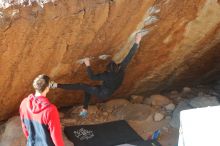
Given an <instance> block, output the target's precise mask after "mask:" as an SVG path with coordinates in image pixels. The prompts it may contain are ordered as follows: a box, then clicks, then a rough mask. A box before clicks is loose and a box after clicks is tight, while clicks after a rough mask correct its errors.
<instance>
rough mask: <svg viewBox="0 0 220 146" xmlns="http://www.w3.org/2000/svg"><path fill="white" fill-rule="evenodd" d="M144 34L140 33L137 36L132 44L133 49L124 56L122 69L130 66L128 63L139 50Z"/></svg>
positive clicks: (121, 64)
mask: <svg viewBox="0 0 220 146" xmlns="http://www.w3.org/2000/svg"><path fill="white" fill-rule="evenodd" d="M141 38H142V35H141V33H138V34H137V35H136V38H135V43H134V45H133V46H132V48H131V50H130V51H129V53H128V55H127V56H126V57H125V58H124V60H123V61H122V62H121V63H120V66H121V69H122V70H124V69H126V67H127V66H128V63H129V62H130V61H131V59H132V57H133V56H134V54H135V53H136V52H137V49H138V46H139V43H140V41H141Z"/></svg>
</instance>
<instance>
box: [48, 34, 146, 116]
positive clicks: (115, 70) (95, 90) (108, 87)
mask: <svg viewBox="0 0 220 146" xmlns="http://www.w3.org/2000/svg"><path fill="white" fill-rule="evenodd" d="M142 35H143V34H142V33H137V34H136V38H135V43H134V45H133V47H132V48H131V50H130V51H129V53H128V55H127V56H126V57H125V58H124V60H123V61H122V62H121V63H119V64H116V63H115V62H114V61H110V62H109V63H108V64H107V66H106V68H107V70H106V71H105V72H103V73H100V74H93V71H92V69H91V67H90V59H89V58H85V59H84V64H85V65H86V67H87V73H88V76H89V78H90V79H91V80H100V81H103V82H102V84H101V85H97V86H90V85H87V84H84V83H75V84H57V83H55V82H51V88H53V89H55V88H62V89H66V90H84V92H85V97H84V102H83V109H82V111H81V112H80V116H81V117H86V116H87V115H88V112H87V110H88V104H89V101H90V97H91V95H95V96H96V97H97V98H98V99H100V100H106V99H107V98H109V97H110V96H111V95H112V94H113V93H114V92H115V91H116V90H117V89H118V88H119V87H120V85H121V84H122V81H123V78H124V75H125V70H126V67H127V65H128V63H129V62H130V61H131V59H132V57H133V56H134V54H135V53H136V51H137V49H138V46H139V43H140V41H141V38H142Z"/></svg>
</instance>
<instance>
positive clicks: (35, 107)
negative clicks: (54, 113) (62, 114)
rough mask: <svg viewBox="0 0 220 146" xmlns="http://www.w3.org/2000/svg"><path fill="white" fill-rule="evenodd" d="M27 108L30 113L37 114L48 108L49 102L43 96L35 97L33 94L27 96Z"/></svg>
mask: <svg viewBox="0 0 220 146" xmlns="http://www.w3.org/2000/svg"><path fill="white" fill-rule="evenodd" d="M27 99H28V102H27V107H28V110H29V111H30V112H32V113H39V112H41V111H43V110H45V109H46V108H47V107H49V106H50V102H49V100H48V99H47V98H46V97H44V96H37V97H35V96H34V95H33V94H30V95H29V96H28V98H27Z"/></svg>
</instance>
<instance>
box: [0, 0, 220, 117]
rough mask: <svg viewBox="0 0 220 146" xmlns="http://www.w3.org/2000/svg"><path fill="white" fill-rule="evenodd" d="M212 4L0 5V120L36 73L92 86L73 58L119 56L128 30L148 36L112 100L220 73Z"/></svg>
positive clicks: (61, 95)
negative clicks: (0, 8) (141, 29)
mask: <svg viewBox="0 0 220 146" xmlns="http://www.w3.org/2000/svg"><path fill="white" fill-rule="evenodd" d="M219 9H220V2H219V0H218V1H217V0H212V1H210V0H182V1H178V0H169V1H167V0H161V1H156V0H155V1H154V0H148V1H146V0H135V1H134V0H91V1H82V0H66V1H64V0H59V1H56V2H55V3H47V4H45V5H44V7H43V8H42V7H40V6H38V5H36V4H33V5H32V6H26V7H23V6H13V7H9V8H8V9H5V10H3V9H2V10H1V11H0V56H1V57H0V72H1V76H0V105H1V107H0V120H3V119H6V118H8V117H10V116H11V114H12V113H14V112H15V111H18V106H19V104H20V102H21V100H22V99H23V98H24V97H25V96H27V94H28V93H29V92H31V91H32V89H31V81H32V80H33V78H34V77H35V76H36V75H38V74H40V73H46V74H48V75H50V76H51V77H52V78H53V79H54V80H56V81H58V82H62V83H67V82H82V81H83V82H87V83H92V82H91V81H89V79H88V77H87V76H86V73H85V68H84V66H82V65H79V64H77V63H76V62H77V60H78V59H81V58H84V57H86V56H94V57H95V58H98V56H99V55H103V54H107V55H111V56H112V57H113V58H114V59H115V60H116V61H120V60H121V59H122V58H123V57H124V55H126V53H127V52H128V51H129V50H128V48H129V46H130V44H131V43H132V41H131V40H132V38H133V35H132V34H133V32H136V31H137V30H138V29H140V28H143V27H144V28H146V29H148V30H149V33H148V35H147V36H145V37H144V38H143V41H142V43H141V46H140V48H139V51H138V53H137V54H136V56H135V57H134V59H133V60H132V62H131V63H130V65H129V68H128V69H127V73H126V77H125V80H124V83H123V85H122V87H121V88H120V89H119V90H118V91H117V92H116V93H115V95H114V96H115V97H122V96H123V97H124V96H126V95H131V94H134V93H141V92H147V91H153V90H156V89H160V90H162V89H166V88H168V87H170V86H174V85H184V84H186V83H190V82H191V81H192V80H193V83H196V82H199V81H200V80H206V79H210V78H209V77H211V79H215V77H217V76H216V75H217V74H218V73H219V72H220V68H219V66H218V64H219V62H220V61H219V58H220V57H219V54H220V49H219V47H220V43H219V42H220V30H219V28H220V19H219V18H220V11H219ZM144 25H145V26H144ZM106 63H107V61H102V60H98V59H94V60H93V62H92V66H94V69H95V70H97V72H98V71H103V70H104V65H105V64H106ZM131 79H135V80H131ZM82 96H83V94H82V93H81V92H75V91H74V92H73V91H63V90H55V91H52V92H51V95H50V97H51V99H52V100H53V102H54V103H56V104H57V105H61V106H62V105H72V104H74V103H79V102H81V97H82Z"/></svg>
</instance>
